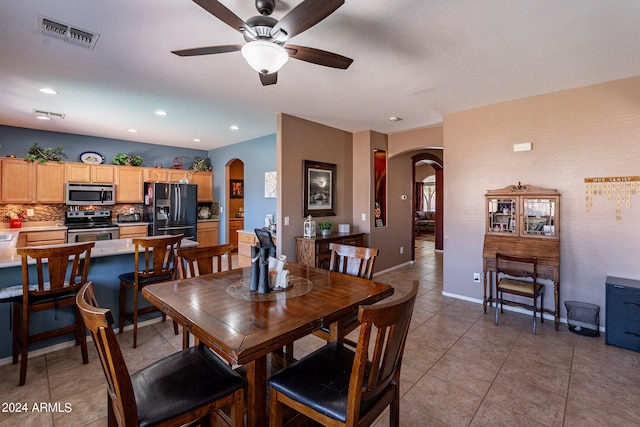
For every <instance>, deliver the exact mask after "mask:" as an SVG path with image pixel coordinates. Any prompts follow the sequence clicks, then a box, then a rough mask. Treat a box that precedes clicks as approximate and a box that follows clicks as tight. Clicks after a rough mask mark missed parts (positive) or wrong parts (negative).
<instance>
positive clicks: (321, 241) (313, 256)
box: [296, 233, 364, 270]
mask: <svg viewBox="0 0 640 427" xmlns="http://www.w3.org/2000/svg"><path fill="white" fill-rule="evenodd" d="M329 243H340V244H342V245H351V246H364V233H333V234H330V235H328V236H316V237H312V238H310V239H305V238H304V237H302V236H298V237H296V262H297V263H298V264H303V265H306V266H309V267H318V268H324V269H325V270H327V269H329V261H330V259H331V251H330V250H329Z"/></svg>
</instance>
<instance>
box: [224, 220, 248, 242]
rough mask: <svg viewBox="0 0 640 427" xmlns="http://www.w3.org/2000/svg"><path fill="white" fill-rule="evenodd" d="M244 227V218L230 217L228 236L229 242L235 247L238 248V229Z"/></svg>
mask: <svg viewBox="0 0 640 427" xmlns="http://www.w3.org/2000/svg"><path fill="white" fill-rule="evenodd" d="M243 228H244V219H243V218H234V219H229V233H228V234H227V236H228V237H229V239H228V240H229V243H230V244H232V245H233V247H234V248H235V249H237V248H238V230H242V229H243Z"/></svg>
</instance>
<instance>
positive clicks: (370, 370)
mask: <svg viewBox="0 0 640 427" xmlns="http://www.w3.org/2000/svg"><path fill="white" fill-rule="evenodd" d="M418 287H419V285H418V281H417V280H416V281H414V282H413V287H412V289H411V291H410V292H409V293H407V294H406V295H405V296H403V297H402V298H400V299H398V300H396V301H393V302H389V303H386V304H375V305H370V306H361V307H360V308H359V310H358V320H359V321H360V322H361V324H362V327H361V329H360V336H359V338H358V345H357V347H356V349H355V352H354V351H353V350H351V349H350V348H348V347H345V346H342V345H340V344H339V343H329V344H327V345H326V346H324V347H322V348H320V349H318V350H316V351H315V352H313V353H311V354H309V355H307V356H305V357H303V358H302V359H300V360H298V361H297V362H295V363H293V364H291V365H290V366H288V367H286V368H284V369H283V370H281V371H279V372H277V373H276V374H274V375H272V376H271V378H269V381H268V382H269V396H270V399H271V405H270V415H269V425H270V426H271V427H275V426H281V425H282V413H283V409H284V408H283V406H288V407H290V408H292V409H294V410H295V411H297V412H299V413H301V414H303V415H304V416H306V417H309V418H311V419H312V420H314V421H316V422H318V423H320V424H322V425H325V426H367V425H370V424H372V423H373V422H374V421H375V420H376V418H377V417H378V416H379V415H380V414H381V413H382V412H383V411H384V410H385V409H386V407H387V406H390V411H389V417H390V423H389V425H391V426H396V427H397V426H399V425H400V390H399V384H400V368H401V365H402V355H403V353H404V346H405V342H406V340H407V334H408V332H409V324H410V322H411V316H412V313H413V306H414V303H415V300H416V294H417V292H418ZM370 344H373V349H372V351H371V353H369V347H370Z"/></svg>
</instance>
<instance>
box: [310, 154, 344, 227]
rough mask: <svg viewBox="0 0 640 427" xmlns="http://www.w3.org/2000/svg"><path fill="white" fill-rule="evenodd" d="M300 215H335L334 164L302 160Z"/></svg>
mask: <svg viewBox="0 0 640 427" xmlns="http://www.w3.org/2000/svg"><path fill="white" fill-rule="evenodd" d="M303 182H304V194H303V198H302V200H303V209H302V215H303V216H304V217H307V216H309V215H311V216H335V215H336V165H335V164H333V163H322V162H315V161H311V160H303Z"/></svg>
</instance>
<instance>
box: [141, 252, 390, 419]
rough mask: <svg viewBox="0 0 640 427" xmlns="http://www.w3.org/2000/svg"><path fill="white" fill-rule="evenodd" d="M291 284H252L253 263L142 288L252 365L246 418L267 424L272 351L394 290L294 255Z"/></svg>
mask: <svg viewBox="0 0 640 427" xmlns="http://www.w3.org/2000/svg"><path fill="white" fill-rule="evenodd" d="M287 270H288V271H289V277H290V283H291V286H290V287H289V288H287V289H286V290H278V291H272V292H269V293H265V294H259V293H257V292H255V291H254V292H250V291H249V290H248V286H249V285H248V284H249V279H250V277H251V267H247V268H243V269H236V270H230V271H225V272H222V273H213V274H207V275H203V276H199V277H194V278H189V279H182V280H175V281H171V282H163V283H159V284H154V285H149V286H146V287H145V288H144V289H143V290H142V295H143V296H144V297H145V298H146V299H148V300H149V301H150V302H151V303H152V304H154V305H155V306H156V307H158V308H160V309H161V310H162V311H163V312H164V313H166V314H167V315H169V316H170V317H171V318H172V319H174V320H175V321H176V322H178V323H180V324H181V325H182V326H183V327H184V328H185V329H186V330H187V331H189V332H190V333H191V334H193V335H194V336H195V337H196V338H197V339H198V340H200V341H201V342H203V343H204V344H205V345H207V346H209V347H210V348H211V349H212V350H214V351H215V352H216V353H217V354H219V355H220V356H221V357H222V358H224V359H225V360H226V361H228V362H229V363H232V364H235V365H244V367H245V368H246V372H247V383H248V384H247V402H246V403H247V424H248V425H249V426H264V425H267V422H268V413H267V356H268V355H269V354H270V353H272V352H274V351H277V350H279V349H282V348H283V347H284V346H286V345H287V344H291V343H293V342H294V341H295V340H297V339H300V338H302V337H304V336H306V335H308V334H310V333H312V332H313V331H315V330H317V329H319V328H321V327H323V326H325V327H326V326H328V327H329V328H330V331H331V334H330V335H331V336H332V338H333V339H337V336H338V335H339V328H340V322H339V321H340V320H341V319H344V318H345V317H347V316H349V315H350V314H352V313H357V310H358V307H359V306H360V305H365V304H372V303H375V302H377V301H380V300H382V299H384V298H387V297H388V296H390V295H392V294H393V292H394V289H393V287H392V286H390V285H388V284H384V283H379V282H376V281H373V280H367V279H362V278H357V277H353V276H349V275H345V274H341V273H335V272H329V271H328V270H322V269H319V268H314V267H308V266H304V265H300V264H294V263H289V264H288V265H287Z"/></svg>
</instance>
